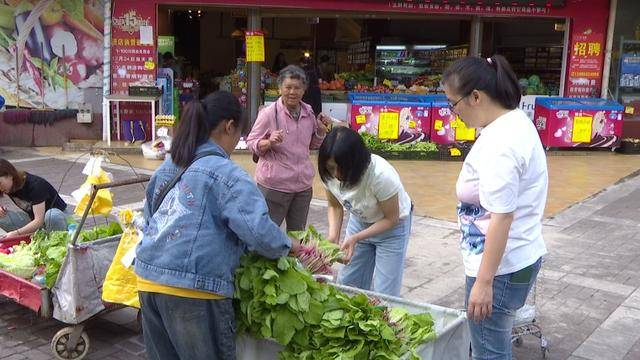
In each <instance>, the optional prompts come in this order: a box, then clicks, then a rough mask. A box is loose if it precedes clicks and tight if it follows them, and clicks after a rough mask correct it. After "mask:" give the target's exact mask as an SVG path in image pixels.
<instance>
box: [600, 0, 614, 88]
mask: <svg viewBox="0 0 640 360" xmlns="http://www.w3.org/2000/svg"><path fill="white" fill-rule="evenodd" d="M617 8H618V0H611V1H610V3H609V24H608V25H607V44H606V50H605V53H604V67H603V69H602V90H601V91H600V97H601V98H603V99H606V98H607V93H608V91H609V78H611V51H612V49H613V31H614V30H615V27H616V11H617ZM615 100H617V99H615Z"/></svg>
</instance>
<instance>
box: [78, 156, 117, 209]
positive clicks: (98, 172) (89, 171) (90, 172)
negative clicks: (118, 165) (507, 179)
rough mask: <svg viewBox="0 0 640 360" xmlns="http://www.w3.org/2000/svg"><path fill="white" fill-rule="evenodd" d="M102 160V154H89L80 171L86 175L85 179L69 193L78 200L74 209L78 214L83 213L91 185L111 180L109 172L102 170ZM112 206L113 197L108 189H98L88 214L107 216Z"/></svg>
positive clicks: (89, 195)
mask: <svg viewBox="0 0 640 360" xmlns="http://www.w3.org/2000/svg"><path fill="white" fill-rule="evenodd" d="M104 161H105V159H104V157H102V156H91V157H90V158H89V161H88V162H87V165H85V167H84V169H83V170H82V173H83V174H85V175H87V180H85V182H84V184H82V185H81V186H80V188H79V189H77V190H76V191H74V192H72V193H71V196H73V198H74V199H75V200H76V201H77V202H78V205H76V209H75V211H74V213H75V214H76V215H78V216H81V215H82V214H83V213H84V210H85V209H86V207H87V205H88V204H89V198H90V197H91V187H92V185H99V184H106V183H109V182H111V181H112V178H111V174H109V173H107V172H105V171H104V170H102V162H104ZM112 208H113V199H112V194H111V191H109V190H108V189H102V190H98V193H97V194H96V198H95V199H94V200H93V204H91V209H90V211H89V214H90V215H97V214H101V215H103V216H109V214H110V213H111V209H112Z"/></svg>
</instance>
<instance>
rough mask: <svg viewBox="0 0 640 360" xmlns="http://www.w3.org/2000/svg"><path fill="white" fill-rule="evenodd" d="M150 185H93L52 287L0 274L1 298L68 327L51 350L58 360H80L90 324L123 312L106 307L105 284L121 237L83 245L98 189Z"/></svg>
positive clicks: (13, 242) (9, 241) (5, 243)
mask: <svg viewBox="0 0 640 360" xmlns="http://www.w3.org/2000/svg"><path fill="white" fill-rule="evenodd" d="M147 181H149V176H146V175H145V176H138V177H136V178H133V179H129V180H123V181H117V182H112V183H108V184H99V185H93V186H92V189H91V195H90V199H89V203H88V205H87V206H86V208H85V211H84V213H83V215H82V218H81V220H80V222H79V224H78V227H77V229H76V231H75V232H74V234H73V237H72V239H71V240H70V242H69V244H68V246H67V254H66V256H65V258H64V260H63V262H62V266H61V268H60V272H59V273H58V278H57V280H56V283H55V285H54V286H53V288H51V289H48V288H46V287H44V286H40V285H37V284H34V283H32V282H30V281H28V280H25V279H22V278H20V277H17V276H15V275H13V274H10V273H8V272H6V271H2V270H0V295H4V296H6V297H8V298H10V299H12V300H13V301H14V302H16V303H18V304H20V305H22V306H24V307H27V308H29V309H31V310H33V311H35V312H37V313H38V315H39V316H40V317H42V318H45V319H48V318H51V317H53V318H54V319H56V320H59V321H61V322H63V323H65V324H68V325H70V326H67V327H65V328H63V329H61V330H60V331H58V332H57V333H56V334H55V335H54V336H53V339H52V340H51V351H52V352H53V355H54V356H55V358H56V359H74V360H80V359H82V358H84V357H85V356H86V355H87V353H88V352H89V345H90V343H89V337H88V335H87V333H86V332H85V331H84V326H85V323H86V321H88V320H89V319H91V318H92V317H94V316H96V315H99V314H102V313H104V312H107V311H112V310H116V309H119V308H121V306H119V305H112V304H105V303H103V302H102V299H101V296H102V283H103V282H104V278H105V275H106V273H107V270H108V269H109V266H110V265H111V261H112V259H113V256H114V254H115V252H116V248H117V246H118V242H119V241H120V237H121V235H116V236H112V237H108V238H104V239H98V240H96V241H91V242H87V243H78V237H79V235H80V230H81V229H82V227H83V225H84V223H85V222H86V220H87V216H88V215H89V210H90V209H91V206H92V204H93V202H94V200H95V198H96V195H97V193H98V191H99V190H102V189H108V188H114V187H120V186H125V185H131V184H139V183H143V182H147ZM22 241H24V242H30V241H31V239H30V237H29V236H25V237H19V238H10V239H3V240H0V247H5V248H6V247H10V246H13V245H16V244H19V243H20V242H22Z"/></svg>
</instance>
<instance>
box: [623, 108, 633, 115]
mask: <svg viewBox="0 0 640 360" xmlns="http://www.w3.org/2000/svg"><path fill="white" fill-rule="evenodd" d="M634 111H635V108H634V107H633V106H627V107H625V108H624V113H625V114H629V115H633V113H634Z"/></svg>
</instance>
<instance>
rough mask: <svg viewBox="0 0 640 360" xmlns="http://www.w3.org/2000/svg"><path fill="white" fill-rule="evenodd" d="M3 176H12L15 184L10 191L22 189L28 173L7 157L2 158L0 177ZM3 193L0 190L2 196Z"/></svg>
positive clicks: (0, 161)
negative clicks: (14, 164)
mask: <svg viewBox="0 0 640 360" xmlns="http://www.w3.org/2000/svg"><path fill="white" fill-rule="evenodd" d="M3 176H10V177H11V179H12V180H13V185H12V187H11V190H10V193H13V192H16V191H17V190H20V189H22V187H23V186H24V182H25V180H26V178H27V174H26V173H25V172H24V171H19V170H18V169H16V168H15V166H13V164H11V163H10V162H9V161H8V160H6V159H0V177H3ZM2 195H3V193H2V192H1V191H0V197H1V196H2Z"/></svg>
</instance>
